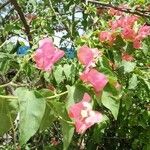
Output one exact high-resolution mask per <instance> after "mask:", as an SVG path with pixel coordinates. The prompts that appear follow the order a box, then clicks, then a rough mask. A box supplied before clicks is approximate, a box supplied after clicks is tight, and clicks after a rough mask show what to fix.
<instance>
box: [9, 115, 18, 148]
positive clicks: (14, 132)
mask: <svg viewBox="0 0 150 150" xmlns="http://www.w3.org/2000/svg"><path fill="white" fill-rule="evenodd" d="M9 118H10V123H11V126H12V131H13V141H14V146H15V149H16V150H17V139H16V131H15V127H14V124H13V121H12V117H11V114H10V113H9Z"/></svg>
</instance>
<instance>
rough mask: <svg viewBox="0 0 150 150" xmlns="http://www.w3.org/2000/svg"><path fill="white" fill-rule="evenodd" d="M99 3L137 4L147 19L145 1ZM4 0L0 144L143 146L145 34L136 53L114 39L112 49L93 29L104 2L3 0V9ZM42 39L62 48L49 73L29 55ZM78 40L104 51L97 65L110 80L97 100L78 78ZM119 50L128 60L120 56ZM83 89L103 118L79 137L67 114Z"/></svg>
mask: <svg viewBox="0 0 150 150" xmlns="http://www.w3.org/2000/svg"><path fill="white" fill-rule="evenodd" d="M15 2H16V3H15ZM99 2H100V3H102V4H107V6H109V5H111V6H116V7H118V6H119V5H120V4H122V3H127V4H128V5H129V6H131V8H132V11H133V12H136V11H137V9H136V7H137V6H141V7H140V9H141V10H146V11H147V12H143V14H146V15H149V16H150V3H149V1H148V0H126V1H123V0H113V1H108V0H103V1H99ZM5 3H7V1H0V11H1V13H0V24H1V26H0V33H1V35H0V121H1V124H0V135H1V137H0V149H20V148H22V149H26V150H28V149H58V150H59V149H60V150H61V149H62V147H63V149H64V150H65V149H77V148H78V149H89V150H91V149H92V150H93V149H95V150H97V149H121V150H122V149H135V150H137V149H139V150H141V149H143V150H149V149H150V84H149V83H150V68H149V67H150V52H149V49H150V38H149V37H147V38H145V39H144V41H143V43H142V48H141V49H139V50H135V49H134V48H133V46H132V43H131V42H129V41H124V40H123V39H121V38H118V39H117V41H116V42H115V43H116V44H114V45H113V46H110V45H108V44H103V43H101V42H100V41H99V39H98V34H99V32H100V31H103V30H108V21H109V20H110V19H113V17H111V16H110V15H108V9H109V7H104V6H103V5H100V4H95V3H94V2H93V3H90V2H89V3H86V1H80V0H72V1H67V0H64V1H62V0H38V1H36V0H29V1H27V0H18V1H15V0H14V1H13V0H10V2H9V1H8V3H7V5H6V6H5V7H3V4H5ZM16 4H18V5H16ZM17 6H19V8H18V7H17ZM21 14H22V15H23V16H24V17H23V18H24V19H25V20H24V19H23V18H22V17H21V18H20V15H21ZM144 23H146V24H147V25H149V24H150V17H145V16H144V15H143V16H141V18H140V21H139V24H144ZM58 36H60V37H58ZM43 37H53V39H54V41H55V42H56V44H57V46H58V47H60V48H61V49H63V50H64V51H65V53H66V55H65V57H64V58H63V59H62V60H61V61H60V62H59V63H57V64H56V65H55V67H54V68H53V70H52V72H51V73H48V72H43V71H40V70H38V69H37V68H36V67H35V64H34V61H33V60H32V59H31V57H32V54H33V52H34V51H35V50H36V49H37V48H38V41H39V40H40V39H42V38H43ZM58 41H59V42H58ZM84 44H86V45H88V46H89V47H91V48H98V49H99V50H100V51H101V52H102V53H103V54H104V55H103V57H101V58H99V60H98V63H97V64H98V65H97V69H98V70H99V71H101V72H103V73H105V74H106V75H107V77H108V78H109V83H108V84H107V86H106V87H105V89H104V91H103V93H102V95H101V96H99V97H97V96H95V93H94V92H93V90H92V89H91V88H90V87H88V86H87V85H85V84H83V83H82V82H81V81H80V80H79V72H81V71H82V69H83V68H82V66H81V65H80V64H79V62H78V60H77V57H76V52H77V50H78V48H79V47H80V46H82V45H84ZM20 46H30V49H29V50H28V52H27V54H26V51H27V50H24V52H23V53H22V52H18V48H19V47H20ZM122 49H123V51H124V52H128V53H129V54H131V55H132V56H133V57H134V61H123V60H122V59H121V55H122ZM20 53H21V55H19V54H20ZM24 54H26V55H24ZM110 61H111V62H113V63H115V64H117V66H118V67H117V69H114V68H113V67H111V66H110V65H109V62H110ZM116 82H119V84H120V85H121V88H120V89H119V90H117V89H116V88H115V87H114V84H115V83H116ZM66 91H67V92H66ZM85 92H88V93H89V94H90V95H91V96H92V98H93V100H94V106H93V107H94V108H95V109H96V110H99V111H101V112H102V113H103V114H104V115H105V117H104V121H103V122H102V123H100V124H96V125H94V126H93V127H91V128H90V129H89V130H88V131H87V132H86V133H85V134H83V135H79V134H77V133H75V132H74V127H73V125H71V119H70V118H69V116H68V112H67V111H68V108H69V106H70V105H72V104H74V103H75V102H78V101H80V100H81V99H82V97H83V94H84V93H85ZM17 98H18V99H17ZM18 112H19V115H18ZM17 116H18V117H17ZM16 118H17V119H16ZM18 118H19V119H18Z"/></svg>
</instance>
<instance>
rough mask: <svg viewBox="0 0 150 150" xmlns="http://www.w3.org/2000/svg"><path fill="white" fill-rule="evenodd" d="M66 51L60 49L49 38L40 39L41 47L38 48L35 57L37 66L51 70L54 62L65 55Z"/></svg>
mask: <svg viewBox="0 0 150 150" xmlns="http://www.w3.org/2000/svg"><path fill="white" fill-rule="evenodd" d="M64 54H65V53H64V51H62V50H59V49H58V48H56V47H55V46H54V44H53V41H52V40H51V39H49V38H44V39H42V40H40V41H39V48H38V49H37V50H36V52H35V54H34V57H33V59H34V60H35V62H36V67H37V68H38V69H41V70H43V71H51V69H52V67H53V65H54V63H56V62H57V61H58V60H59V59H60V58H62V57H63V56H64Z"/></svg>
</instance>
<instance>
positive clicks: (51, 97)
mask: <svg viewBox="0 0 150 150" xmlns="http://www.w3.org/2000/svg"><path fill="white" fill-rule="evenodd" d="M67 93H68V91H65V92H62V93H60V94H56V95H54V96H50V97H46V99H53V98H56V97H59V96H62V95H65V94H67Z"/></svg>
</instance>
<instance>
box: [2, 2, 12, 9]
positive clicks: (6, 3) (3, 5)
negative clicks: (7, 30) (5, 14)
mask: <svg viewBox="0 0 150 150" xmlns="http://www.w3.org/2000/svg"><path fill="white" fill-rule="evenodd" d="M9 3H10V1H7V2H5V3H4V4H2V5H1V6H0V10H1V9H2V8H4V7H5V6H6V5H8V4H9Z"/></svg>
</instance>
